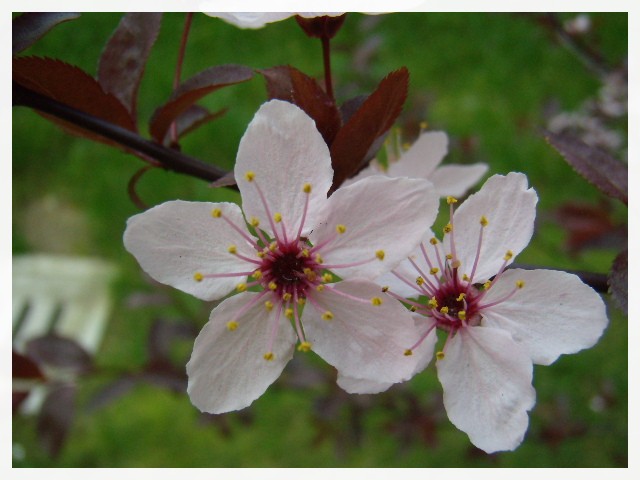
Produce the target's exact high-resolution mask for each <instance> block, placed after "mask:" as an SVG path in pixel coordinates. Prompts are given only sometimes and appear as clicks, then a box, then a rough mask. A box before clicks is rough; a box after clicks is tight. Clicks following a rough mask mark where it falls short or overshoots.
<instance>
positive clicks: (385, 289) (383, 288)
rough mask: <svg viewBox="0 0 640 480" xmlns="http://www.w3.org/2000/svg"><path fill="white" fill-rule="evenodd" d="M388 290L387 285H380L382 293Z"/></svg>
mask: <svg viewBox="0 0 640 480" xmlns="http://www.w3.org/2000/svg"><path fill="white" fill-rule="evenodd" d="M388 291H389V287H388V286H386V285H385V286H384V287H382V293H386V292H388Z"/></svg>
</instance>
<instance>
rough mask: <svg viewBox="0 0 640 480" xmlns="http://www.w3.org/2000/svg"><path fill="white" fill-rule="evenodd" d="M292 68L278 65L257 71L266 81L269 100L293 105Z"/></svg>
mask: <svg viewBox="0 0 640 480" xmlns="http://www.w3.org/2000/svg"><path fill="white" fill-rule="evenodd" d="M292 68H293V67H290V66H289V65H279V66H277V67H271V68H265V69H262V70H258V73H260V74H261V75H262V76H263V77H264V79H265V81H266V84H267V97H268V98H269V100H273V99H278V100H285V101H287V102H292V103H293V85H292V83H291V70H292Z"/></svg>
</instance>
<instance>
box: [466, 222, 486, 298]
mask: <svg viewBox="0 0 640 480" xmlns="http://www.w3.org/2000/svg"><path fill="white" fill-rule="evenodd" d="M488 224H489V221H488V220H487V217H485V216H484V215H482V217H480V225H481V227H480V235H478V246H477V248H476V256H475V258H474V259H473V266H472V267H471V275H470V276H469V284H468V285H467V291H468V289H469V288H470V287H471V284H472V283H473V277H474V275H475V274H476V269H477V268H478V261H479V260H480V250H481V249H482V234H483V232H484V229H485V227H486V226H487V225H488Z"/></svg>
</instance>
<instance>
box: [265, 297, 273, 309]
mask: <svg viewBox="0 0 640 480" xmlns="http://www.w3.org/2000/svg"><path fill="white" fill-rule="evenodd" d="M264 308H266V309H267V312H270V311H271V310H273V302H272V301H270V300H267V301H266V302H264Z"/></svg>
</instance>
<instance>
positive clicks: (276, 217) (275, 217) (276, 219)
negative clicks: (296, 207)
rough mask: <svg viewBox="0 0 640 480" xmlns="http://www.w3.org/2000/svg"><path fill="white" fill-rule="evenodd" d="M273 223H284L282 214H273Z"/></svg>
mask: <svg viewBox="0 0 640 480" xmlns="http://www.w3.org/2000/svg"><path fill="white" fill-rule="evenodd" d="M273 221H274V222H276V223H280V222H281V221H282V214H281V213H279V212H276V213H274V214H273Z"/></svg>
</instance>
